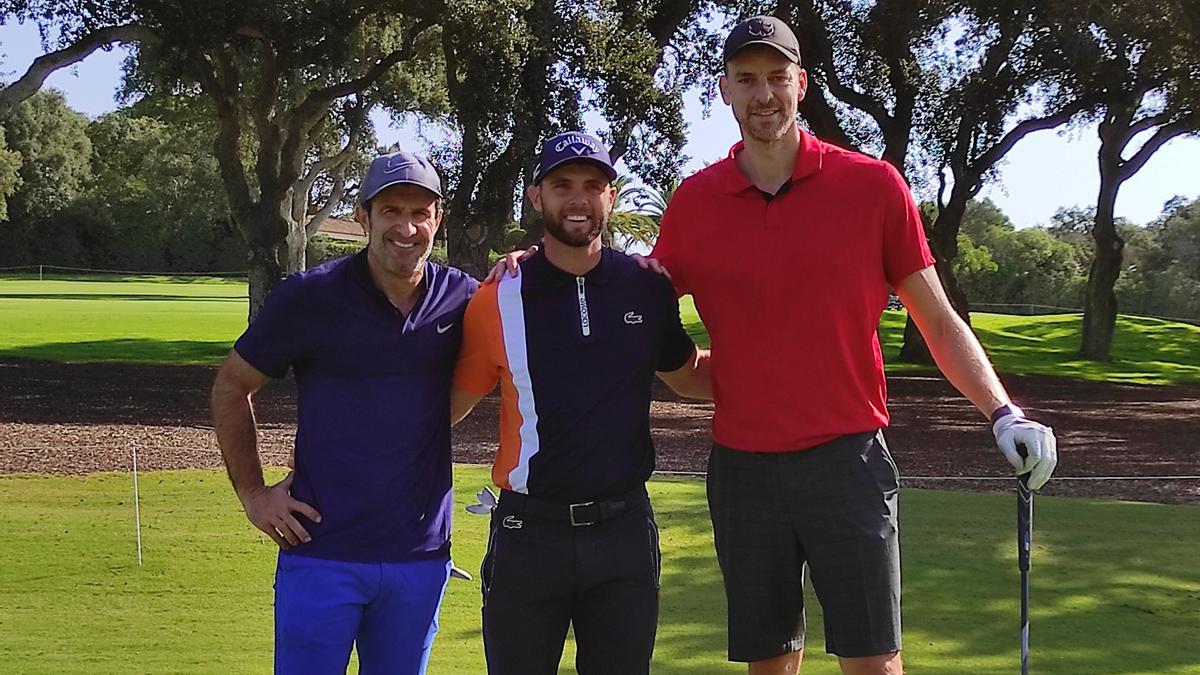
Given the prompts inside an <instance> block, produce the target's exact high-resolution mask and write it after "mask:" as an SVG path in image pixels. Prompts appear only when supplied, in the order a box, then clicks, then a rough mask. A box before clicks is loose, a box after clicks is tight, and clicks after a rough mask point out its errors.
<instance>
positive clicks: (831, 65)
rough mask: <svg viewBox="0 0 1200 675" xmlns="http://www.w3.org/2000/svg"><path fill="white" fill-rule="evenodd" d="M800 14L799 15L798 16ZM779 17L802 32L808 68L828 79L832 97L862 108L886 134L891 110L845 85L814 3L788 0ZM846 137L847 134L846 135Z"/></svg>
mask: <svg viewBox="0 0 1200 675" xmlns="http://www.w3.org/2000/svg"><path fill="white" fill-rule="evenodd" d="M797 12H799V14H797ZM774 14H775V16H777V17H779V18H780V19H783V20H784V21H788V22H789V23H790V24H791V25H793V26H796V27H798V28H800V32H801V33H802V35H801V36H800V44H801V45H804V48H805V53H806V54H805V65H806V67H809V68H813V69H814V70H818V71H820V72H821V74H822V75H823V76H824V80H825V86H826V88H827V89H829V93H830V94H832V95H833V96H834V97H836V98H837V99H838V100H840V101H842V102H843V103H845V104H847V105H849V106H851V107H854V108H858V109H859V110H861V111H863V112H864V113H866V114H868V115H870V116H871V118H872V119H874V120H875V122H876V124H878V125H879V128H880V130H881V131H882V130H883V127H884V125H885V124H886V123H887V121H889V120H890V119H891V117H890V116H889V115H888V112H887V108H886V107H884V105H883V103H882V102H881V101H879V100H878V99H876V98H873V97H871V96H868V95H866V94H864V93H862V92H860V91H858V90H856V89H854V88H852V87H850V86H849V85H847V84H845V83H844V82H842V79H841V76H839V75H838V72H837V64H836V62H835V59H834V58H833V42H832V40H830V38H829V32H828V30H826V28H825V20H824V19H823V18H822V17H821V15H820V13H819V12H817V10H816V8H815V7H814V6H813V3H812V2H807V3H804V5H803V6H800V5H799V4H797V3H795V2H787V1H786V0H785V1H783V2H780V3H779V6H778V7H777V8H776V10H775V13H774ZM842 135H843V136H846V134H845V132H844V131H843V132H842Z"/></svg>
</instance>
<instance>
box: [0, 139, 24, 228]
mask: <svg viewBox="0 0 1200 675" xmlns="http://www.w3.org/2000/svg"><path fill="white" fill-rule="evenodd" d="M20 169H21V154H20V153H18V152H14V151H12V150H9V149H8V143H7V142H6V141H5V140H4V127H3V126H0V223H3V222H4V221H6V220H8V197H9V195H11V194H12V193H13V191H14V190H16V189H17V187H19V186H20V185H21V174H20V173H19V172H20Z"/></svg>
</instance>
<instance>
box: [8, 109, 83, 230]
mask: <svg viewBox="0 0 1200 675" xmlns="http://www.w3.org/2000/svg"><path fill="white" fill-rule="evenodd" d="M3 126H4V129H5V137H6V139H7V141H8V146H9V148H11V149H12V150H13V151H15V152H16V153H18V154H19V155H20V162H21V163H20V168H19V169H18V170H17V175H18V177H19V179H20V183H19V187H17V188H16V189H15V190H14V191H13V192H12V193H11V196H10V197H9V199H8V218H9V220H10V221H12V222H14V223H18V224H20V225H24V226H26V227H33V226H35V225H36V223H38V222H39V221H44V220H45V219H46V218H49V217H50V216H51V215H52V214H53V213H55V212H56V211H59V210H61V209H62V208H63V207H65V206H66V205H67V204H69V203H70V202H71V200H72V199H74V198H75V197H76V196H77V195H78V194H79V193H80V191H82V189H83V186H84V183H85V182H86V181H87V180H88V178H89V177H90V173H91V171H90V160H91V154H92V143H91V141H90V140H89V139H88V136H87V126H88V121H87V118H86V117H84V116H83V115H81V114H79V113H77V112H75V111H74V110H71V109H70V108H68V107H67V103H66V99H64V98H63V95H62V93H61V92H58V91H54V90H50V91H45V92H38V93H37V94H35V95H33V96H31V97H30V98H29V99H28V100H26V101H24V102H22V103H21V104H20V105H19V106H17V107H16V108H15V110H13V113H12V114H11V115H10V116H9V117H8V118H7V119H4V120H3Z"/></svg>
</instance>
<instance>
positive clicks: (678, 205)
mask: <svg viewBox="0 0 1200 675" xmlns="http://www.w3.org/2000/svg"><path fill="white" fill-rule="evenodd" d="M685 185H686V182H685V183H684V184H681V185H680V186H679V188H678V189H677V190H675V194H674V195H673V196H672V197H671V201H670V203H668V204H667V210H666V211H664V212H663V216H662V222H661V223H659V227H658V238H657V239H655V241H654V250H653V251H651V252H650V257H651V258H654V259H656V260H658V261H659V262H660V263H662V265H663V266H664V267H666V268H667V271H668V272H670V274H671V283H673V284H674V285H675V293H676V295H687V294H688V293H691V292H692V288H691V286H690V285H689V283H688V281H687V278H688V274H687V261H686V260H684V257H683V245H682V244H683V242H682V240H681V237H683V236H685V233H684V232H683V229H684V228H685V227H686V226H687V224H686V223H687V217H686V216H685V215H684V213H685V211H686V210H687V207H688V205H687V200H688V197H687V194H686V192H687V191H686V188H685Z"/></svg>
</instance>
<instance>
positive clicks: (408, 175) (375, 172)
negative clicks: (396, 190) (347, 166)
mask: <svg viewBox="0 0 1200 675" xmlns="http://www.w3.org/2000/svg"><path fill="white" fill-rule="evenodd" d="M400 183H404V184H408V185H419V186H421V187H423V188H425V189H426V190H429V191H430V192H432V193H433V194H435V195H437V196H438V198H439V199H441V197H442V179H441V178H440V177H439V176H438V172H437V169H434V168H433V165H432V164H430V163H429V160H427V159H425V158H424V157H418V156H417V155H414V154H412V153H411V152H404V151H400V152H393V153H392V154H390V155H382V156H380V157H376V158H375V161H373V162H371V166H370V168H368V169H367V176H366V178H364V179H363V182H362V188H361V189H359V191H358V203H359V204H362V203H363V202H366V201H368V200H370V199H373V198H374V197H375V195H377V194H379V193H380V192H382V191H383V190H384V188H388V187H391V186H393V185H397V184H400Z"/></svg>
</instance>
